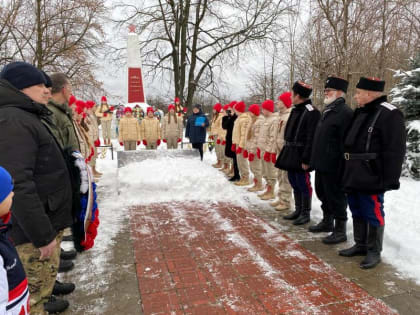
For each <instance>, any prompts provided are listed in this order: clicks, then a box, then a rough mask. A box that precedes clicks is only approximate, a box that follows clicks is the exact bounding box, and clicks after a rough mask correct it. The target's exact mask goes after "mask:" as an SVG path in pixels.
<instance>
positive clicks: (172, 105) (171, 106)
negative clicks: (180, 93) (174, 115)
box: [168, 104, 175, 112]
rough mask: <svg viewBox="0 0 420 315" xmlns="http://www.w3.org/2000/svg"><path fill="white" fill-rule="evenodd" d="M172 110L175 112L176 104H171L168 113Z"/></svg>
mask: <svg viewBox="0 0 420 315" xmlns="http://www.w3.org/2000/svg"><path fill="white" fill-rule="evenodd" d="M171 109H173V110H175V105H174V104H169V106H168V112H169V111H170V110H171Z"/></svg>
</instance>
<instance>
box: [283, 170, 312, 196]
mask: <svg viewBox="0 0 420 315" xmlns="http://www.w3.org/2000/svg"><path fill="white" fill-rule="evenodd" d="M287 177H288V178H289V183H290V185H291V186H292V188H293V190H294V191H295V192H299V193H301V194H303V195H304V196H306V197H312V185H311V174H310V173H309V172H305V171H287Z"/></svg>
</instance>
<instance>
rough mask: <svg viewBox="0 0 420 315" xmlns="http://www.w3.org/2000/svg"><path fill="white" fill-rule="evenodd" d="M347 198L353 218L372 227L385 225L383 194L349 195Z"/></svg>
mask: <svg viewBox="0 0 420 315" xmlns="http://www.w3.org/2000/svg"><path fill="white" fill-rule="evenodd" d="M347 198H348V201H349V207H350V210H351V213H352V216H353V218H355V217H356V218H360V219H363V220H365V221H368V222H369V224H370V225H373V226H384V225H385V212H384V194H376V195H368V194H364V193H349V194H348V195H347Z"/></svg>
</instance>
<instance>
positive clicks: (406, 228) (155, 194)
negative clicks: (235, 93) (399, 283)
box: [86, 146, 420, 289]
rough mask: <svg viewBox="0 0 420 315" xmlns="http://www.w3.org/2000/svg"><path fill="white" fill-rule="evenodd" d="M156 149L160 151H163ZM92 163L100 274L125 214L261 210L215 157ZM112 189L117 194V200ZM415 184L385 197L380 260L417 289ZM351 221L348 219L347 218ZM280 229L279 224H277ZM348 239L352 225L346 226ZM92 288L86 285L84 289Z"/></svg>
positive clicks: (419, 251)
mask: <svg viewBox="0 0 420 315" xmlns="http://www.w3.org/2000/svg"><path fill="white" fill-rule="evenodd" d="M161 149H164V148H163V146H162V147H161ZM109 156H110V154H108V157H107V158H106V159H104V160H100V159H98V169H99V170H100V171H101V172H103V173H104V176H103V178H102V179H101V181H100V183H99V185H100V187H102V188H100V189H102V190H103V191H107V193H105V194H102V195H101V200H100V204H99V209H100V220H101V225H100V227H99V233H98V237H97V240H96V245H95V247H94V248H93V249H92V250H91V251H92V254H91V257H94V259H93V260H92V262H91V263H92V264H93V265H94V266H95V268H98V270H99V271H100V270H102V269H103V268H104V266H105V265H106V264H107V263H108V257H107V255H108V254H107V248H109V246H110V245H111V243H112V238H113V237H114V236H115V235H116V233H117V231H118V230H119V229H120V228H121V224H122V223H123V220H124V218H126V217H127V216H128V211H127V208H128V207H129V206H132V205H145V204H150V203H156V202H170V201H198V202H204V203H206V202H207V203H209V204H210V203H212V202H214V201H225V202H230V203H233V204H235V205H238V206H241V207H245V208H247V207H250V206H258V205H266V202H263V201H261V200H260V199H259V198H258V197H257V196H256V194H253V193H248V192H247V191H246V189H244V188H240V187H237V186H235V185H232V184H230V183H229V182H227V181H226V177H225V176H224V175H222V174H221V172H219V171H217V170H216V169H214V168H212V167H211V164H212V163H214V162H215V154H214V153H209V152H207V153H206V154H205V157H204V161H203V162H201V161H200V160H199V158H197V159H191V158H166V159H156V160H146V161H143V162H141V163H135V164H131V165H129V166H126V167H123V168H121V169H117V163H116V161H115V160H114V161H111V160H109V158H110V157H109ZM118 186H119V191H120V194H119V195H118ZM419 192H420V182H416V181H413V180H410V179H406V178H403V179H402V180H401V189H400V190H398V191H393V192H389V193H387V194H386V195H385V214H386V227H385V241H384V251H383V259H384V261H385V262H387V263H390V264H392V265H394V266H395V268H396V269H397V270H398V272H399V273H400V274H399V275H400V276H401V277H403V278H413V279H414V280H415V281H416V282H417V283H419V284H420V247H419V242H420V228H419V227H420V212H419V211H418V210H419V208H420V207H419V206H420V195H419ZM312 217H313V219H315V221H317V220H318V219H320V218H321V210H320V202H319V200H317V199H316V198H314V201H313V211H312ZM350 217H351V216H350ZM279 225H280V227H281V222H279ZM348 231H349V238H350V239H352V222H351V218H350V219H349V222H348ZM91 285H93V284H90V283H86V286H87V288H89V289H93V288H92V287H90V286H91Z"/></svg>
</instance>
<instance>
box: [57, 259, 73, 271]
mask: <svg viewBox="0 0 420 315" xmlns="http://www.w3.org/2000/svg"><path fill="white" fill-rule="evenodd" d="M73 268H74V264H73V262H72V261H71V260H65V259H60V266H59V267H58V272H59V273H60V272H67V271H70V270H72V269H73Z"/></svg>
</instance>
